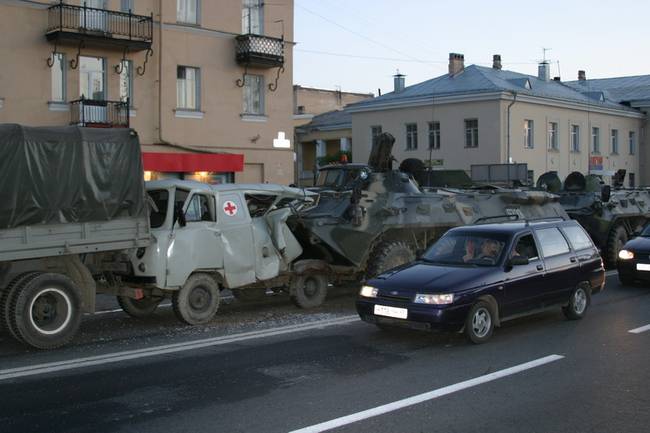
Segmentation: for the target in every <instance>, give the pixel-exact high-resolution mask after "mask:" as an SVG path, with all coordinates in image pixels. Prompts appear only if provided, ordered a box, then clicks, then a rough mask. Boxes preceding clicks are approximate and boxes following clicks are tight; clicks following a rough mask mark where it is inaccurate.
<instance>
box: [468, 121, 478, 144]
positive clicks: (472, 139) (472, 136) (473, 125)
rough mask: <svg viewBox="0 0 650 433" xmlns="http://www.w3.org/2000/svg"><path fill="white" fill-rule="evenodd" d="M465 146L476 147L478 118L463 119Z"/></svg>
mask: <svg viewBox="0 0 650 433" xmlns="http://www.w3.org/2000/svg"><path fill="white" fill-rule="evenodd" d="M465 147H478V119H465Z"/></svg>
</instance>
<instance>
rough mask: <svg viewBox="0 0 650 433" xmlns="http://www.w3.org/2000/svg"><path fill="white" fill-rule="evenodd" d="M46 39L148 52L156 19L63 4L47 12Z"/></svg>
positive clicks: (129, 13)
mask: <svg viewBox="0 0 650 433" xmlns="http://www.w3.org/2000/svg"><path fill="white" fill-rule="evenodd" d="M46 36H47V38H48V40H54V41H64V42H65V41H66V40H72V41H79V40H83V41H84V42H91V43H93V42H96V43H103V44H104V45H107V44H108V45H110V44H113V45H119V46H120V47H128V48H129V49H135V50H146V49H148V48H150V47H151V43H152V40H153V16H145V15H135V14H132V13H131V12H117V11H109V10H105V9H96V8H90V7H87V6H86V5H85V3H84V4H83V5H82V6H76V5H69V4H65V3H63V2H60V3H58V4H55V5H52V6H50V7H49V9H48V23H47V31H46Z"/></svg>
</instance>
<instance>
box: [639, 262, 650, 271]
mask: <svg viewBox="0 0 650 433" xmlns="http://www.w3.org/2000/svg"><path fill="white" fill-rule="evenodd" d="M636 270H637V271H650V265H648V264H646V263H637V264H636Z"/></svg>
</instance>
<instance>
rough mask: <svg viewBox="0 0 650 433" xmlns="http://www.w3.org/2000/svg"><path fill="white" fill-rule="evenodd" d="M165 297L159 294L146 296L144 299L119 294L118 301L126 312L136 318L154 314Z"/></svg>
mask: <svg viewBox="0 0 650 433" xmlns="http://www.w3.org/2000/svg"><path fill="white" fill-rule="evenodd" d="M162 300H163V298H162V297H159V296H145V297H144V298H142V299H133V298H129V297H128V296H118V297H117V303H118V304H119V305H120V308H122V310H124V312H125V313H126V314H128V315H129V316H131V317H134V318H136V319H144V318H145V317H148V316H150V315H152V314H153V312H154V311H156V308H158V305H159V304H160V302H162Z"/></svg>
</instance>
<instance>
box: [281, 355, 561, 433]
mask: <svg viewBox="0 0 650 433" xmlns="http://www.w3.org/2000/svg"><path fill="white" fill-rule="evenodd" d="M562 358H564V356H561V355H549V356H545V357H543V358H539V359H535V360H533V361H530V362H526V363H524V364H519V365H515V366H514V367H510V368H506V369H504V370H499V371H495V372H494V373H490V374H486V375H484V376H479V377H476V378H474V379H470V380H466V381H464V382H460V383H456V384H454V385H449V386H446V387H444V388H439V389H436V390H433V391H429V392H425V393H424V394H419V395H415V396H413V397H408V398H405V399H403V400H398V401H395V402H392V403H388V404H385V405H383V406H377V407H375V408H372V409H368V410H364V411H362V412H357V413H353V414H351V415H347V416H343V417H341V418H336V419H333V420H331V421H326V422H323V423H320V424H316V425H312V426H309V427H305V428H301V429H299V430H294V431H292V432H290V433H319V432H323V431H326V430H331V429H333V428H337V427H342V426H344V425H348V424H352V423H355V422H357V421H361V420H364V419H368V418H372V417H375V416H378V415H383V414H385V413H388V412H393V411H395V410H399V409H403V408H405V407H409V406H413V405H416V404H419V403H422V402H425V401H429V400H433V399H436V398H438V397H443V396H445V395H448V394H452V393H454V392H458V391H462V390H464V389H467V388H472V387H474V386H477V385H481V384H483V383H487V382H492V381H494V380H497V379H501V378H503V377H506V376H511V375H513V374H517V373H520V372H522V371H525V370H530V369H531V368H536V367H540V366H542V365H544V364H548V363H551V362H554V361H559V360H560V359H562Z"/></svg>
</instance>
